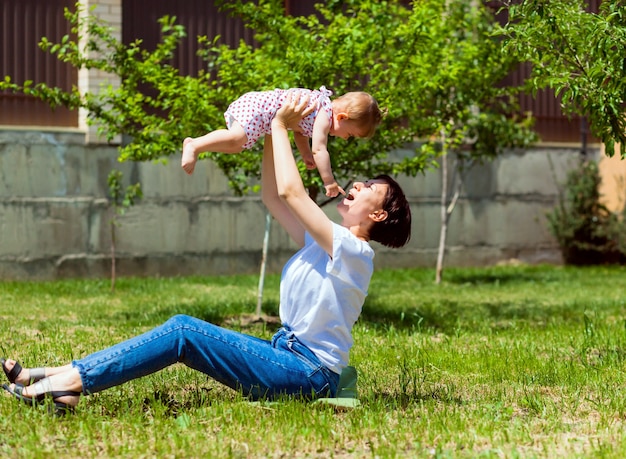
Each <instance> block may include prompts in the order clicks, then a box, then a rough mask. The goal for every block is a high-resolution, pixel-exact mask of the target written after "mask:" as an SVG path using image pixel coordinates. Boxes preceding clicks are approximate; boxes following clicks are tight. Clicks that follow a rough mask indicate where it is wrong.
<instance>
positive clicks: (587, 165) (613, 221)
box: [547, 160, 626, 265]
mask: <svg viewBox="0 0 626 459" xmlns="http://www.w3.org/2000/svg"><path fill="white" fill-rule="evenodd" d="M600 182H601V178H600V174H599V171H598V165H597V163H596V162H595V161H589V160H585V161H582V162H581V163H580V166H579V167H578V168H577V169H574V170H572V171H570V172H569V174H568V176H567V180H566V183H565V191H564V192H560V193H559V203H558V206H557V207H556V208H555V209H554V210H553V211H552V212H551V213H549V214H548V215H547V217H548V222H549V225H550V231H551V233H552V234H553V235H554V236H555V237H556V239H557V241H558V243H559V246H560V248H561V253H562V254H563V261H564V262H565V264H568V265H596V264H605V263H620V264H623V263H625V262H626V234H625V233H626V224H625V220H624V214H626V210H625V211H624V214H623V215H621V216H620V215H619V214H616V213H614V212H611V211H610V210H609V209H607V208H606V206H605V205H603V204H602V203H601V202H600V197H601V195H600V192H599V191H598V190H599V185H600Z"/></svg>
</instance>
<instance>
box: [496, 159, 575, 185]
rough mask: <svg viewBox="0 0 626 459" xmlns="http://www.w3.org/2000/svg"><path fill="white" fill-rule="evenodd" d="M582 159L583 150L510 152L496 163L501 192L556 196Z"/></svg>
mask: <svg viewBox="0 0 626 459" xmlns="http://www.w3.org/2000/svg"><path fill="white" fill-rule="evenodd" d="M579 158H580V153H579V150H575V149H549V148H542V149H537V150H530V151H528V152H526V153H525V154H524V155H519V154H507V155H505V156H503V157H502V158H499V159H498V160H497V161H496V162H495V163H494V166H495V168H496V174H497V177H496V180H497V183H498V187H497V189H496V192H497V193H499V194H516V195H520V194H536V195H556V194H557V193H558V187H559V184H560V183H562V182H563V181H564V180H565V176H566V174H567V171H568V170H571V169H572V168H573V167H574V166H575V164H576V162H577V161H578V159H579Z"/></svg>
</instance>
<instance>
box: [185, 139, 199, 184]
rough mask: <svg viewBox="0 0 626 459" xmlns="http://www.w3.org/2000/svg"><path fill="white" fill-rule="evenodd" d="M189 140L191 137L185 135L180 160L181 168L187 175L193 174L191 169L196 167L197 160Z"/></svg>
mask: <svg viewBox="0 0 626 459" xmlns="http://www.w3.org/2000/svg"><path fill="white" fill-rule="evenodd" d="M191 142H192V138H191V137H187V138H186V139H185V140H183V157H182V160H181V166H182V168H183V170H184V171H185V172H186V173H187V174H189V175H191V174H193V170H194V169H195V167H196V161H197V160H198V158H197V156H196V152H195V151H194V149H193V145H192V143H191Z"/></svg>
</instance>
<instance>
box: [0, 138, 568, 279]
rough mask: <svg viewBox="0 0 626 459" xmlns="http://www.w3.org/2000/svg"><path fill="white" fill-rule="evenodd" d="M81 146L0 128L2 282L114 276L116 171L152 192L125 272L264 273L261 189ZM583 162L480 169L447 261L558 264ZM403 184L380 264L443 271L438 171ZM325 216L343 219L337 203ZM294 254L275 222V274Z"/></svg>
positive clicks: (203, 166)
mask: <svg viewBox="0 0 626 459" xmlns="http://www.w3.org/2000/svg"><path fill="white" fill-rule="evenodd" d="M84 142H85V134H84V133H83V132H72V131H67V132H59V131H54V132H45V131H38V130H3V131H0V279H56V278H62V277H107V276H109V275H110V250H111V221H112V219H113V217H114V215H113V211H112V209H110V208H109V207H108V205H107V199H106V196H107V193H108V185H107V177H108V174H109V172H110V171H111V169H113V168H116V169H119V170H121V171H122V172H123V173H124V177H125V180H126V181H131V180H132V182H133V183H134V182H136V181H140V182H141V183H142V187H143V191H144V198H143V200H141V201H140V202H139V203H138V204H136V205H135V206H133V207H132V208H130V209H129V210H128V212H127V213H126V214H125V215H124V216H122V217H117V218H116V220H117V223H118V226H117V227H116V234H117V247H116V250H117V256H118V258H117V260H118V263H117V266H118V274H119V275H149V276H174V275H195V274H197V275H207V274H231V273H254V272H257V271H258V269H259V264H260V260H261V248H262V244H263V235H264V228H265V210H264V207H263V205H262V203H261V200H260V196H258V195H250V196H246V197H235V196H233V195H232V193H230V192H229V190H228V184H227V181H226V179H225V178H224V177H223V176H222V174H221V173H220V171H219V170H218V169H217V168H215V167H214V166H213V165H212V163H211V162H210V161H201V162H200V163H199V164H198V166H197V167H196V171H195V173H194V175H193V176H191V177H189V176H187V175H186V174H185V173H184V172H183V171H182V170H181V168H180V165H179V161H178V157H176V156H174V157H172V158H171V161H170V162H169V163H168V164H166V165H163V164H161V163H118V162H117V149H116V148H115V146H102V145H85V143H84ZM397 154H398V155H402V154H407V152H402V151H399V152H397ZM577 158H578V149H577V148H574V147H572V148H570V149H568V148H535V149H532V150H529V151H525V152H517V153H516V152H511V153H508V154H506V155H503V156H502V157H500V158H499V159H498V160H496V161H494V162H492V163H488V164H486V165H483V166H478V167H475V168H474V169H472V170H471V172H470V174H469V176H468V177H467V179H466V181H465V187H464V191H463V194H462V196H461V199H460V200H459V202H458V204H457V208H456V209H455V211H454V213H453V214H452V218H451V221H450V227H449V228H450V229H449V234H448V244H447V246H448V251H447V253H446V258H445V264H446V265H447V266H481V265H489V264H494V263H498V262H502V261H508V260H510V259H519V260H520V261H522V262H528V263H543V262H546V263H560V262H561V258H560V253H559V251H558V247H557V246H556V244H555V241H554V239H553V238H552V236H551V235H550V233H549V231H548V228H547V224H546V218H545V214H546V212H548V211H549V210H550V209H552V208H553V206H554V204H555V202H556V196H557V184H558V183H562V182H563V180H564V177H565V174H566V172H567V170H569V169H570V168H571V167H572V166H573V165H574V164H575V162H576V160H577ZM400 182H401V183H402V185H403V187H404V189H405V191H406V192H407V195H408V196H409V198H410V201H411V205H412V210H413V235H412V239H411V242H410V244H409V245H408V246H407V247H406V248H403V249H400V250H391V249H386V248H383V247H380V246H379V247H376V248H377V257H376V260H375V263H376V266H377V267H379V268H380V267H415V266H433V267H434V265H435V260H436V253H437V245H438V241H439V228H440V216H439V215H440V209H439V190H440V174H439V171H437V170H431V171H428V172H427V173H426V174H425V175H423V176H418V177H415V178H412V177H402V178H401V179H400ZM327 212H328V213H329V215H330V216H331V217H336V212H335V210H334V209H333V208H329V209H328V210H327ZM294 249H295V247H294V246H293V245H292V244H291V243H290V241H289V239H288V237H287V236H286V234H285V233H284V232H283V231H282V229H281V228H279V227H278V225H273V226H272V232H271V237H270V256H269V257H268V269H269V270H270V271H273V272H276V271H278V270H279V269H280V267H281V266H282V264H283V263H284V261H285V260H286V258H287V257H288V256H289V254H291V253H292V252H293V251H294Z"/></svg>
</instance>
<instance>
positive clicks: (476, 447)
mask: <svg viewBox="0 0 626 459" xmlns="http://www.w3.org/2000/svg"><path fill="white" fill-rule="evenodd" d="M433 279H434V272H433V270H427V269H411V270H380V271H377V272H376V273H375V275H374V279H373V281H372V285H371V288H370V295H369V297H368V299H367V301H366V304H365V306H364V310H363V314H362V316H361V319H360V320H359V322H358V323H357V326H356V328H355V330H354V337H355V345H354V348H353V352H352V362H351V363H352V364H353V365H354V366H355V367H357V369H358V372H359V398H360V401H361V405H360V407H358V408H355V409H352V410H347V411H336V410H335V409H333V408H332V407H329V406H318V405H312V404H310V403H306V402H302V401H295V400H285V401H283V402H281V403H278V404H267V403H261V404H252V403H249V402H248V401H246V400H245V399H244V398H243V397H241V396H240V395H239V394H237V393H236V392H234V391H231V390H229V389H225V388H223V387H221V386H220V385H218V384H216V383H214V382H212V381H211V380H208V379H207V378H206V377H205V376H203V375H202V374H200V373H198V372H194V371H192V370H189V369H187V368H185V367H184V366H182V365H175V366H173V367H170V368H168V369H166V370H164V371H162V372H160V373H157V374H155V375H152V376H148V377H146V378H142V379H139V380H136V381H132V382H131V383H128V384H126V385H123V386H120V387H117V388H113V389H109V390H107V391H104V392H101V393H98V394H95V395H93V396H90V397H83V398H82V399H81V402H80V403H79V405H78V408H77V410H76V412H75V413H74V414H72V415H68V416H65V417H62V418H59V417H54V416H51V415H49V414H48V413H47V411H46V409H45V407H41V408H36V409H33V408H29V407H27V406H25V405H22V404H18V403H17V402H16V401H15V400H13V399H12V398H10V397H9V396H5V395H3V396H1V397H0V413H1V416H0V432H2V435H1V436H0V456H2V457H24V458H37V457H54V458H64V457H124V458H145V457H155V458H156V457H158V458H165V457H172V458H173V457H180V458H183V457H184V458H187V457H190V458H206V457H236V458H248V457H250V458H257V457H271V458H278V457H281V458H282V457H285V458H292V457H295V458H304V457H314V458H327V457H335V458H352V457H357V458H360V457H379V458H395V457H424V458H430V457H452V458H474V457H485V458H488V457H493V458H500V457H506V458H514V457H524V458H526V457H539V458H553V457H567V458H570V457H594V458H597V457H606V458H623V457H626V429H625V427H626V426H625V419H626V374H625V370H626V367H625V364H624V363H625V360H626V267H592V268H577V269H575V268H566V267H553V266H505V267H493V268H481V269H447V270H446V272H445V277H444V282H443V283H442V284H441V285H439V286H437V285H435V284H434V282H433ZM257 282H258V279H257V278H256V276H237V277H193V278H192V277H185V278H176V279H118V282H117V288H116V292H115V293H114V294H112V293H111V292H110V289H109V283H108V281H106V280H98V281H96V280H71V281H59V282H43V283H42V282H37V283H35V282H4V283H0V317H1V318H2V322H3V325H2V327H1V328H0V334H1V339H0V356H4V357H12V358H16V359H19V360H20V361H21V362H22V364H24V365H25V366H37V365H57V364H64V363H67V362H68V361H70V360H71V359H73V358H80V357H82V356H84V355H85V354H87V353H89V352H92V351H95V350H99V349H100V348H102V347H104V346H108V345H110V344H113V343H116V342H118V341H119V340H122V339H125V338H128V337H130V336H133V335H135V334H137V333H140V332H143V331H145V330H147V329H149V328H151V327H153V326H155V325H157V324H160V323H161V322H163V321H164V320H166V319H167V318H169V317H170V316H171V315H173V314H176V313H185V314H190V315H193V316H196V317H200V318H202V319H205V320H209V321H211V322H214V323H220V324H223V325H225V326H227V327H231V328H234V329H237V330H241V331H244V332H246V333H250V334H254V335H257V336H260V337H265V338H269V337H270V336H271V335H272V334H273V332H274V331H275V328H276V325H275V324H274V323H273V322H272V321H269V322H262V323H250V321H249V320H247V318H248V314H249V313H251V312H254V309H255V306H256V301H257V298H256V296H257V293H256V287H257ZM277 300H278V277H277V276H269V278H267V286H266V292H265V296H264V302H263V309H264V312H265V313H266V314H267V315H269V316H275V315H276V314H277V310H278V309H277V308H278V307H277ZM0 376H3V375H2V374H1V373H0Z"/></svg>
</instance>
